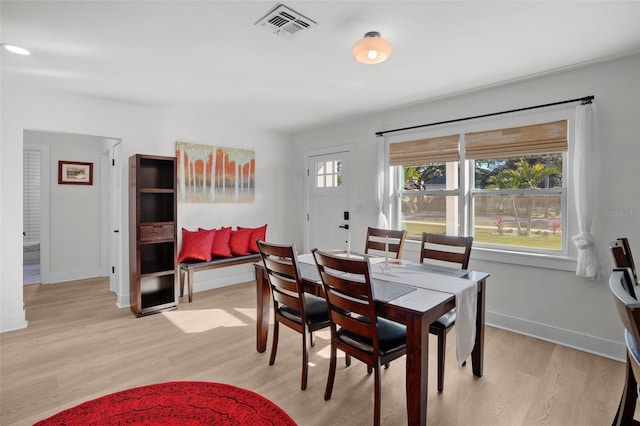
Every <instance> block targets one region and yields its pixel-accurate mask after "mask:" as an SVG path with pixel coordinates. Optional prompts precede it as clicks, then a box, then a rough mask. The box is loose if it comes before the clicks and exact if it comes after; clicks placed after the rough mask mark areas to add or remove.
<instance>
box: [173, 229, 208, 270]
mask: <svg viewBox="0 0 640 426" xmlns="http://www.w3.org/2000/svg"><path fill="white" fill-rule="evenodd" d="M215 233H216V231H215V230H213V229H212V230H211V231H206V230H202V231H195V232H192V231H189V230H187V229H184V228H182V247H180V254H179V255H178V263H182V262H184V261H185V260H194V261H198V260H199V261H203V262H208V261H210V260H211V244H212V243H213V238H214V236H215Z"/></svg>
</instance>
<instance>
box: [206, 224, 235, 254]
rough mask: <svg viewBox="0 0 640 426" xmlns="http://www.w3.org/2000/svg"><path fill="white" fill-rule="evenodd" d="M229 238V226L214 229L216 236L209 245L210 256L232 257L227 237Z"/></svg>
mask: <svg viewBox="0 0 640 426" xmlns="http://www.w3.org/2000/svg"><path fill="white" fill-rule="evenodd" d="M230 238H231V227H230V226H229V227H227V228H225V227H224V226H223V227H221V228H220V229H216V236H215V237H214V238H213V244H212V245H211V257H232V256H233V254H232V253H231V248H230V247H229V239H230Z"/></svg>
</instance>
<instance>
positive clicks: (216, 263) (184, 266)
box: [180, 254, 261, 303]
mask: <svg viewBox="0 0 640 426" xmlns="http://www.w3.org/2000/svg"><path fill="white" fill-rule="evenodd" d="M260 259H261V257H260V254H249V255H247V256H236V257H228V258H224V259H214V260H211V261H209V262H194V263H186V262H185V263H181V264H180V297H183V296H184V278H185V275H186V277H187V286H188V287H189V303H191V301H192V300H193V274H194V273H195V272H197V271H208V270H209V269H218V268H225V267H227V266H234V265H241V264H243V263H255V262H257V261H259V260H260Z"/></svg>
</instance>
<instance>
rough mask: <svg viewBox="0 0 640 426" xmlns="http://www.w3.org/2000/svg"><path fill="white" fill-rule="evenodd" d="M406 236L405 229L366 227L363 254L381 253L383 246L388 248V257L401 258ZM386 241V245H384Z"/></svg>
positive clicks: (383, 250)
mask: <svg viewBox="0 0 640 426" xmlns="http://www.w3.org/2000/svg"><path fill="white" fill-rule="evenodd" d="M406 238H407V231H406V230H395V229H380V228H372V227H369V228H367V240H366V242H365V245H364V252H365V254H380V255H383V254H384V252H385V248H388V250H389V257H391V258H395V259H400V258H402V250H403V249H404V242H405V240H406ZM387 243H388V247H385V246H386V245H387Z"/></svg>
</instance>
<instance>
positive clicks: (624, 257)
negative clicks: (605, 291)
mask: <svg viewBox="0 0 640 426" xmlns="http://www.w3.org/2000/svg"><path fill="white" fill-rule="evenodd" d="M611 254H612V255H613V261H614V263H615V265H616V268H630V269H631V272H632V275H633V280H634V281H635V282H638V273H637V271H636V265H635V263H634V261H633V255H632V254H631V246H630V245H629V240H628V239H627V238H618V239H616V240H615V241H614V242H612V243H611Z"/></svg>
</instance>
